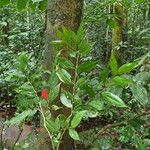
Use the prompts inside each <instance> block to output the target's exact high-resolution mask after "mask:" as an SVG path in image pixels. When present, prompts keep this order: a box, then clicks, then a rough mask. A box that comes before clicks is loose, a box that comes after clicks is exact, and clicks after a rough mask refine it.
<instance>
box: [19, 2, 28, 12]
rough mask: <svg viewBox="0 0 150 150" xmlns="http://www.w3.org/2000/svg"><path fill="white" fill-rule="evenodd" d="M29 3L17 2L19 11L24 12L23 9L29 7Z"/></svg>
mask: <svg viewBox="0 0 150 150" xmlns="http://www.w3.org/2000/svg"><path fill="white" fill-rule="evenodd" d="M27 2H28V0H18V1H17V9H18V10H19V11H22V10H23V9H25V8H26V5H27Z"/></svg>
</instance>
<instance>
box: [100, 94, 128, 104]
mask: <svg viewBox="0 0 150 150" xmlns="http://www.w3.org/2000/svg"><path fill="white" fill-rule="evenodd" d="M102 97H103V98H104V99H106V100H107V101H108V102H109V103H110V104H111V105H113V106H116V107H127V106H126V104H125V103H124V102H123V100H122V99H121V98H119V97H118V96H117V95H114V94H113V93H110V92H103V93H102Z"/></svg>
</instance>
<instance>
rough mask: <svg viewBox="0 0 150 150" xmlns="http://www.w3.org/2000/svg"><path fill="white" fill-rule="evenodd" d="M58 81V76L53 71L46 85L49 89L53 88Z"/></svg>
mask: <svg viewBox="0 0 150 150" xmlns="http://www.w3.org/2000/svg"><path fill="white" fill-rule="evenodd" d="M58 80H59V79H58V76H57V74H56V72H55V71H53V72H52V73H51V75H50V79H49V81H48V83H49V85H50V88H53V87H55V86H57V84H58Z"/></svg>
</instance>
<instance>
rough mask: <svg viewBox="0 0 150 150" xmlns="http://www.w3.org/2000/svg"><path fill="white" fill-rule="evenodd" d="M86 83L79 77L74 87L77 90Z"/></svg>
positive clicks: (84, 79) (85, 80)
mask: <svg viewBox="0 0 150 150" xmlns="http://www.w3.org/2000/svg"><path fill="white" fill-rule="evenodd" d="M86 83H87V79H86V78H84V77H81V78H79V79H78V80H77V82H76V86H77V88H82V87H83V86H84V85H85V84H86Z"/></svg>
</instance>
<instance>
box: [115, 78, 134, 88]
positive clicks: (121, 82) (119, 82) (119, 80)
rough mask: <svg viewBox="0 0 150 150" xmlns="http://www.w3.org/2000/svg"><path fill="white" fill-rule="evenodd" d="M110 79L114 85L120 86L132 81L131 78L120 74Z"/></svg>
mask: <svg viewBox="0 0 150 150" xmlns="http://www.w3.org/2000/svg"><path fill="white" fill-rule="evenodd" d="M112 80H113V82H114V83H115V84H116V85H120V86H127V85H129V84H131V83H132V81H131V80H129V79H127V78H125V77H120V76H116V77H114V78H113V79H112Z"/></svg>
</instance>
